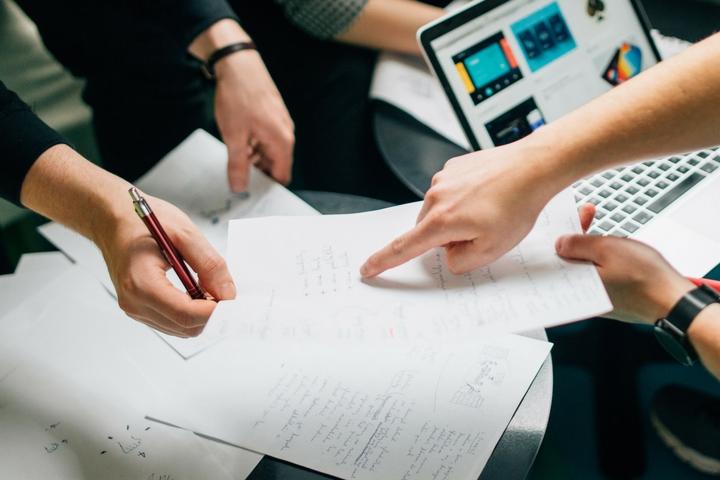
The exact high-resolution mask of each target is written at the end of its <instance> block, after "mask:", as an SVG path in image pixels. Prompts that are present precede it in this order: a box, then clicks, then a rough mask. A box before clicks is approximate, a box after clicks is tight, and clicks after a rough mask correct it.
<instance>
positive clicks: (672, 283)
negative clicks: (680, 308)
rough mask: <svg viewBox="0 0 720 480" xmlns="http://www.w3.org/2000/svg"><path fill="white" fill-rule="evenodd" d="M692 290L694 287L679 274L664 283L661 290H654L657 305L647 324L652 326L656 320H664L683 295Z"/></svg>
mask: <svg viewBox="0 0 720 480" xmlns="http://www.w3.org/2000/svg"><path fill="white" fill-rule="evenodd" d="M693 289H695V285H694V284H693V283H692V282H691V281H690V280H688V279H687V278H685V277H683V276H681V275H679V274H678V275H675V276H673V277H672V278H670V279H668V280H667V281H666V282H664V283H663V284H662V286H661V288H658V289H657V290H656V291H657V298H656V300H655V304H656V305H657V311H656V312H655V313H654V315H652V316H651V318H649V319H648V323H650V324H654V323H655V321H656V320H658V319H660V318H666V317H667V316H668V314H669V313H670V310H672V309H673V307H674V306H675V305H677V303H678V302H679V301H680V299H681V298H682V297H683V295H685V294H686V293H688V292H689V291H691V290H693Z"/></svg>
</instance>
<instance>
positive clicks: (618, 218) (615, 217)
mask: <svg viewBox="0 0 720 480" xmlns="http://www.w3.org/2000/svg"><path fill="white" fill-rule="evenodd" d="M610 220H612V221H613V222H615V223H620V222H622V221H623V220H625V215H623V214H622V213H619V212H618V213H615V214H613V216H612V217H610Z"/></svg>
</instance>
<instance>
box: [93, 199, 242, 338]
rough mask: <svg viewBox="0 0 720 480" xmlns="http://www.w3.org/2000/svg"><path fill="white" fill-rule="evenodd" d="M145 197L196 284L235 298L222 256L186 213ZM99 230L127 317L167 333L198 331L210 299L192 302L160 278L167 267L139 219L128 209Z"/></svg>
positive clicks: (218, 296) (98, 238)
mask: <svg viewBox="0 0 720 480" xmlns="http://www.w3.org/2000/svg"><path fill="white" fill-rule="evenodd" d="M145 198H146V200H147V201H148V203H150V205H151V207H152V209H153V210H154V212H155V215H156V216H157V217H158V219H159V220H160V222H161V223H162V224H163V225H164V228H165V231H166V233H167V234H168V236H169V237H170V239H171V240H172V242H173V243H174V244H175V246H176V247H177V249H178V250H179V251H180V253H181V254H182V255H183V256H184V257H185V259H186V261H187V263H188V265H189V266H190V267H191V268H192V269H193V270H194V271H195V272H197V274H198V277H199V280H200V286H201V287H202V288H203V289H204V290H205V291H206V292H208V293H209V294H210V295H212V296H213V297H214V298H215V299H216V300H229V299H232V298H234V297H235V285H234V283H233V281H232V277H231V276H230V273H229V271H228V269H227V266H226V264H225V260H223V258H222V257H221V256H220V255H219V254H218V253H217V251H216V250H215V249H214V248H213V247H212V245H210V243H209V242H208V241H207V240H206V239H205V237H203V235H202V234H201V233H200V231H199V230H198V229H197V227H195V225H194V224H193V223H192V221H191V220H190V219H189V218H188V217H187V215H185V214H184V213H183V212H181V211H180V210H179V209H178V208H177V207H175V206H174V205H171V204H170V203H168V202H165V201H163V200H160V199H157V198H153V197H150V196H145ZM99 231H100V232H101V233H100V234H96V235H95V242H96V243H97V244H98V247H99V248H100V250H101V251H102V253H103V256H104V257H105V262H106V264H107V268H108V272H109V273H110V278H111V279H112V282H113V284H114V285H115V291H116V293H117V298H118V304H119V305H120V308H121V309H122V310H124V311H125V313H126V314H127V315H128V316H130V317H131V318H134V319H135V320H138V321H140V322H143V323H145V324H147V325H149V326H151V327H153V328H155V329H156V330H159V331H161V332H163V333H167V334H169V335H174V336H178V337H194V336H196V335H198V334H200V332H202V330H203V328H204V327H205V324H206V323H207V320H208V318H209V317H210V314H211V313H212V311H213V310H214V309H215V305H216V304H215V302H214V301H212V300H192V299H191V298H190V297H189V296H188V294H187V293H185V292H183V291H180V290H178V289H177V288H175V287H174V286H173V285H172V284H171V283H170V281H169V280H168V279H167V277H166V276H165V273H166V271H167V270H168V269H169V268H170V266H169V264H168V263H167V261H166V260H165V258H164V257H163V255H162V253H161V251H160V248H159V247H158V245H157V243H156V242H155V240H154V239H153V238H152V236H151V235H150V233H149V232H148V230H147V228H146V227H145V225H144V224H143V223H142V221H141V220H140V219H139V218H138V217H137V216H135V214H134V213H133V212H132V211H128V214H127V215H118V216H117V218H115V219H113V220H112V224H111V225H103V226H101V228H100V229H99ZM105 233H107V234H105Z"/></svg>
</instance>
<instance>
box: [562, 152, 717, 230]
mask: <svg viewBox="0 0 720 480" xmlns="http://www.w3.org/2000/svg"><path fill="white" fill-rule="evenodd" d="M717 172H720V147H715V148H712V149H709V150H701V151H699V152H693V153H689V154H685V155H675V156H672V157H668V158H664V159H661V160H653V161H648V162H643V163H639V164H637V165H630V166H627V167H620V168H616V169H613V170H606V171H604V172H600V173H598V174H596V175H593V176H591V177H588V178H585V179H583V180H580V181H579V182H577V183H575V184H574V185H573V187H574V188H575V200H576V201H577V204H578V205H582V204H585V203H593V204H595V205H596V207H597V213H596V216H595V221H594V222H593V225H592V227H591V228H590V230H589V231H588V233H590V234H592V235H614V236H618V237H627V236H629V235H632V234H633V233H635V232H636V231H637V230H638V229H640V227H642V226H643V225H645V224H646V223H648V222H649V221H650V220H652V219H653V218H654V217H655V216H656V215H657V214H659V213H660V212H662V211H663V210H664V209H665V208H666V207H667V206H668V205H670V204H671V203H672V202H674V201H675V200H676V199H678V198H679V197H680V196H681V195H683V194H684V193H685V192H687V191H688V190H690V189H691V188H692V187H694V186H695V185H697V184H698V183H700V182H701V181H703V180H704V179H705V178H707V177H708V176H710V175H715V174H716V173H717Z"/></svg>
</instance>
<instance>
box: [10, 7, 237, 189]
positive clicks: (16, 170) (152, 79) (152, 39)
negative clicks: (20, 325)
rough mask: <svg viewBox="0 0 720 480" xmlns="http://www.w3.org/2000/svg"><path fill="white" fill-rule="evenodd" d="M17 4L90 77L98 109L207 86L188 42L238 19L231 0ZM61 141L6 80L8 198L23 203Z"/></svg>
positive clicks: (68, 63) (61, 56)
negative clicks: (32, 175)
mask: <svg viewBox="0 0 720 480" xmlns="http://www.w3.org/2000/svg"><path fill="white" fill-rule="evenodd" d="M17 3H18V4H19V5H20V6H21V7H22V8H23V10H24V11H25V13H27V14H28V16H29V17H30V18H31V19H32V20H33V21H34V22H35V23H36V25H37V26H38V30H39V31H40V33H41V35H42V38H43V41H44V43H45V45H46V47H47V48H48V50H50V52H51V53H52V54H53V55H54V56H55V57H56V58H57V59H58V60H59V61H60V62H61V63H62V64H63V65H64V66H65V67H66V68H67V69H69V70H70V71H71V72H72V73H73V74H74V75H75V76H78V77H81V78H84V79H86V80H87V84H86V85H87V86H86V89H85V91H84V94H83V96H84V98H85V100H86V101H87V102H88V103H89V104H90V105H91V106H92V107H98V106H101V105H112V104H113V103H114V102H124V101H127V99H130V98H132V99H133V104H134V105H138V104H139V105H141V104H142V101H139V100H138V97H141V98H153V99H154V100H158V99H159V100H160V101H163V99H167V101H168V102H171V101H174V100H175V99H177V98H178V96H182V95H183V94H184V93H185V92H192V91H196V90H197V89H199V88H204V85H202V84H203V82H205V80H204V79H203V77H202V75H201V74H200V71H199V69H198V68H197V67H198V65H197V62H195V61H193V60H192V59H190V58H189V56H188V54H187V49H188V46H189V45H190V43H191V42H192V41H193V39H194V38H195V37H197V36H198V35H199V34H200V33H202V32H203V31H204V30H205V29H207V28H208V27H209V26H210V25H212V24H213V23H215V22H217V21H218V20H221V19H224V18H235V14H234V12H233V11H232V9H231V8H230V7H229V5H228V4H227V3H226V2H225V0H66V1H63V2H53V1H46V0H17ZM137 113H138V115H142V112H141V111H138V112H137ZM159 128H162V126H159ZM58 143H67V142H66V141H65V140H64V139H63V137H62V136H61V135H59V134H58V133H56V132H54V131H53V130H52V129H51V128H50V127H48V126H47V125H46V124H45V123H43V122H42V120H40V119H39V118H38V117H37V116H35V115H34V114H33V112H32V111H31V110H30V109H29V108H28V106H27V105H25V104H24V103H23V102H22V101H21V100H20V99H19V98H18V96H17V95H16V94H14V93H13V92H11V91H9V90H8V89H7V88H6V87H5V85H3V84H2V83H0V166H1V167H2V170H1V172H2V173H1V174H0V196H2V197H4V198H7V199H9V200H11V201H13V202H15V203H19V196H20V187H21V185H22V182H23V180H24V178H25V174H26V173H27V171H28V170H29V169H30V167H31V166H32V164H33V162H34V161H35V160H36V159H37V158H38V157H39V156H40V155H41V154H42V153H43V152H44V151H45V150H47V149H48V148H49V147H51V146H53V145H56V144H58Z"/></svg>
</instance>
